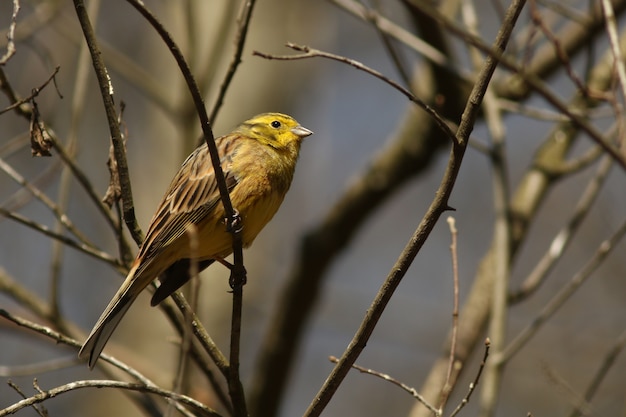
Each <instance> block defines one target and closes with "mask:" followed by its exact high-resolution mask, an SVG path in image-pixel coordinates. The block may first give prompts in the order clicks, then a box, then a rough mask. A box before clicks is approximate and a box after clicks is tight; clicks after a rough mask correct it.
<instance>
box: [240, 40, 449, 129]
mask: <svg viewBox="0 0 626 417" xmlns="http://www.w3.org/2000/svg"><path fill="white" fill-rule="evenodd" d="M286 46H287V47H288V48H291V49H293V50H294V51H298V52H303V53H302V54H299V55H282V56H281V55H270V54H265V53H263V52H259V51H253V52H252V54H253V55H256V56H260V57H261V58H265V59H277V60H281V61H291V60H298V59H307V58H316V57H320V58H327V59H332V60H333V61H338V62H341V63H344V64H347V65H350V66H351V67H354V68H356V69H358V70H359V71H364V72H366V73H368V74H370V75H373V76H374V77H376V78H378V79H379V80H382V81H384V82H385V83H387V84H389V85H390V86H392V87H393V88H395V89H396V90H398V91H399V92H400V93H402V94H403V95H404V96H405V97H406V98H408V99H409V100H410V101H411V102H413V103H415V104H417V105H418V106H419V107H420V108H422V109H423V110H424V111H426V112H427V113H428V114H429V115H430V116H431V117H432V118H433V120H435V122H436V123H437V125H438V126H439V127H440V128H441V130H442V131H443V132H444V133H445V134H446V136H447V137H448V138H449V139H450V140H451V141H454V140H455V134H454V132H453V131H452V129H451V128H450V126H449V123H448V122H447V121H446V120H444V119H443V118H442V117H441V116H440V115H439V113H437V111H436V110H435V109H433V108H432V107H430V106H429V105H428V104H426V103H425V102H423V101H422V100H420V99H419V98H418V97H416V96H415V95H413V93H411V92H410V91H409V90H407V89H406V88H404V87H402V86H401V85H400V84H398V83H397V82H395V81H393V80H392V79H390V78H388V77H387V76H385V75H384V74H382V73H380V72H378V71H376V70H374V69H372V68H369V67H367V66H366V65H364V64H362V63H360V62H358V61H355V60H353V59H349V58H346V57H344V56H341V55H335V54H331V53H328V52H324V51H320V50H318V49H313V48H310V47H308V46H305V45H296V44H294V43H291V42H288V43H287V45H286Z"/></svg>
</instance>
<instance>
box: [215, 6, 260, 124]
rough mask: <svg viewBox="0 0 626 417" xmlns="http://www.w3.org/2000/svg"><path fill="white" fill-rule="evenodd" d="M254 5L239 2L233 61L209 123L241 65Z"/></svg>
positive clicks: (217, 110) (220, 106)
mask: <svg viewBox="0 0 626 417" xmlns="http://www.w3.org/2000/svg"><path fill="white" fill-rule="evenodd" d="M255 4H256V0H243V1H242V2H241V10H240V12H239V16H238V17H237V23H238V25H237V34H236V35H235V53H234V54H233V59H232V61H231V62H230V65H229V66H228V71H227V72H226V76H225V77H224V81H222V85H221V86H220V91H219V93H218V94H217V98H216V99H215V104H213V108H212V110H211V114H210V115H209V123H211V124H213V123H215V119H216V118H217V113H218V112H219V111H220V109H221V108H222V103H223V102H224V97H226V92H227V91H228V87H229V86H230V83H231V81H232V80H233V77H234V76H235V72H236V71H237V68H238V67H239V64H241V55H242V54H243V47H244V46H245V44H246V39H247V35H248V28H249V26H250V20H251V19H252V11H253V9H254V5H255Z"/></svg>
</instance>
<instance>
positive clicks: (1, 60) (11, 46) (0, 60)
mask: <svg viewBox="0 0 626 417" xmlns="http://www.w3.org/2000/svg"><path fill="white" fill-rule="evenodd" d="M19 12H20V2H19V0H13V13H11V23H10V24H9V31H8V33H7V40H8V42H7V51H6V52H5V53H4V55H2V57H0V65H4V64H6V63H7V62H8V61H9V59H11V57H12V56H13V55H15V51H16V49H15V28H16V27H17V14H18V13H19Z"/></svg>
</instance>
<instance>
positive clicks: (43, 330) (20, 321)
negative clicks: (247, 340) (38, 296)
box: [0, 309, 185, 416]
mask: <svg viewBox="0 0 626 417" xmlns="http://www.w3.org/2000/svg"><path fill="white" fill-rule="evenodd" d="M0 317H3V318H5V319H7V320H9V321H10V322H12V323H14V324H16V325H18V326H20V327H24V328H27V329H30V330H32V331H34V332H36V333H39V334H41V335H44V336H46V337H48V338H51V339H53V340H54V341H55V342H56V343H61V344H64V345H67V346H71V347H73V348H75V349H76V350H78V349H79V348H80V347H81V345H82V343H80V342H78V341H77V340H76V339H73V338H71V337H68V336H66V335H64V334H62V333H60V332H57V331H56V330H53V329H51V328H49V327H47V326H42V325H40V324H37V323H33V322H31V321H29V320H26V319H24V318H21V317H18V316H15V315H13V314H11V313H9V312H8V311H6V310H4V309H0ZM101 359H102V360H103V361H105V362H108V363H110V364H111V365H113V366H115V367H116V368H118V369H120V370H121V371H122V372H124V373H126V374H127V375H129V376H130V377H132V378H133V379H134V380H136V381H138V382H139V383H140V384H141V385H142V386H145V387H150V388H157V389H158V387H157V385H156V384H155V383H154V382H152V381H151V380H150V379H148V378H146V377H145V376H144V375H142V374H141V373H139V372H138V371H137V370H135V369H133V368H131V367H130V366H128V365H126V364H125V363H124V362H121V361H119V360H117V359H115V358H114V357H112V356H109V355H107V354H103V355H102V356H101ZM105 373H106V374H108V372H106V371H105ZM141 405H142V406H144V407H147V408H149V407H152V406H153V405H152V404H149V405H146V404H145V401H143V402H141ZM176 408H177V409H178V410H180V411H181V412H184V411H185V410H184V409H183V408H182V405H180V404H176ZM5 410H6V409H4V410H2V411H5ZM2 415H3V414H0V416H2Z"/></svg>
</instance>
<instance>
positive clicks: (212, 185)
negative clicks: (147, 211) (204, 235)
mask: <svg viewBox="0 0 626 417" xmlns="http://www.w3.org/2000/svg"><path fill="white" fill-rule="evenodd" d="M235 138H236V136H235V135H233V134H231V135H227V136H222V137H220V138H218V139H217V145H218V149H219V150H220V154H221V164H222V169H223V170H224V177H225V179H226V186H227V188H228V191H229V192H230V191H232V190H233V188H235V186H236V185H237V183H238V179H237V177H236V175H235V174H234V173H233V172H232V171H231V165H232V163H231V162H232V156H233V155H234V153H235V152H236V149H234V148H233V147H236V146H237V141H234V140H233V139H235ZM225 148H230V149H225ZM224 155H226V156H224ZM219 201H220V193H219V188H218V186H217V181H216V179H215V171H214V170H213V165H212V163H211V157H210V154H209V151H208V148H207V146H206V145H205V144H202V145H201V146H199V147H198V148H197V149H196V150H195V151H193V152H192V153H191V155H189V157H187V159H186V160H185V162H183V165H182V166H181V168H180V170H179V171H178V173H177V174H176V176H175V177H174V179H173V180H172V183H171V184H170V186H169V188H168V190H167V192H166V193H165V196H164V197H163V200H162V201H161V204H160V205H159V207H158V208H157V211H156V213H155V215H154V217H153V218H152V221H151V223H150V227H149V229H148V232H147V234H146V238H145V240H144V243H143V245H142V246H141V250H140V252H139V256H138V258H139V259H141V260H142V261H146V260H147V259H149V258H152V257H154V256H156V255H157V254H158V253H159V252H161V251H162V250H163V249H164V248H165V247H167V246H168V245H170V244H172V243H173V242H175V241H176V240H177V239H178V238H180V237H181V236H182V235H183V234H184V233H185V232H186V230H187V226H188V225H190V224H193V225H197V224H199V223H200V222H201V221H202V220H203V219H204V218H206V217H207V216H208V215H209V214H210V213H211V211H212V210H213V209H214V208H215V206H216V205H217V204H218V203H219Z"/></svg>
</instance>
